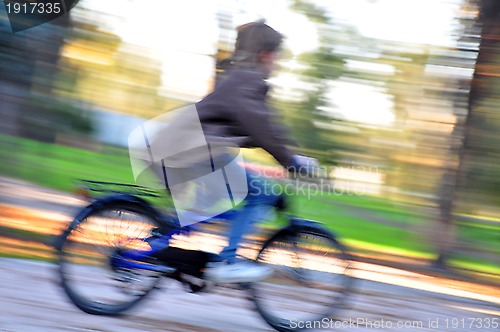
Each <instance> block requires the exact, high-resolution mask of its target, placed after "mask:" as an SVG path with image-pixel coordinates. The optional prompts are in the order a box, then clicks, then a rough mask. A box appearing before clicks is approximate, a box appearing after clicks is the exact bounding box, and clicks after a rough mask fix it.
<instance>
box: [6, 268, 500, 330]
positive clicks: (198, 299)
mask: <svg viewBox="0 0 500 332" xmlns="http://www.w3.org/2000/svg"><path fill="white" fill-rule="evenodd" d="M386 272H387V273H381V272H377V271H365V272H364V273H366V275H367V276H368V277H372V279H374V275H378V277H380V278H383V277H384V275H385V276H386V277H387V281H388V282H391V281H392V282H395V281H396V280H395V279H398V278H399V279H401V280H399V281H405V280H406V283H407V284H408V286H409V287H405V286H400V285H394V284H387V283H381V282H374V281H369V280H361V281H359V282H358V287H357V291H356V293H355V294H354V295H353V296H352V298H351V301H350V309H348V310H345V311H344V312H343V313H342V314H341V318H342V320H341V321H339V322H337V323H336V325H332V324H333V323H331V324H327V323H326V321H325V323H324V326H322V329H316V330H318V331H320V330H333V329H334V328H335V327H340V329H336V330H341V331H373V330H377V331H464V332H465V331H498V328H497V329H495V328H494V327H493V325H494V324H495V322H496V323H499V324H500V322H499V320H500V310H499V308H500V299H499V298H498V297H497V296H495V295H491V290H490V291H487V290H485V289H482V290H477V289H476V290H474V289H472V288H471V289H470V290H464V289H462V288H464V287H463V285H454V286H450V285H445V284H443V283H435V282H432V281H430V280H421V279H418V280H417V279H416V277H418V276H416V275H413V274H405V273H400V274H399V275H396V274H395V272H397V271H386ZM359 273H360V274H363V273H361V272H359ZM370 274H372V275H371V276H370ZM0 276H1V278H2V283H1V284H0V295H1V299H2V300H1V302H0V312H1V316H0V331H15V332H25V331H26V332H28V331H34V332H39V331H117V332H118V331H119V332H128V331H209V332H210V331H224V332H226V331H235V332H236V331H269V330H270V329H269V328H268V326H267V325H266V324H265V323H264V322H263V320H262V319H261V318H260V317H259V315H258V314H257V313H256V312H255V311H254V310H253V308H252V303H251V302H250V301H249V300H248V299H247V297H246V293H245V292H244V291H239V290H234V289H229V288H223V287H217V288H213V289H212V290H211V292H209V293H202V294H190V293H186V292H184V291H183V290H182V288H181V287H180V285H179V284H178V283H176V282H174V281H168V280H165V282H164V283H163V286H164V287H163V289H162V290H160V291H157V292H155V293H153V294H152V296H151V298H149V299H147V300H145V302H143V303H141V304H140V305H139V306H138V308H137V309H135V310H132V311H131V312H130V314H128V315H126V316H124V317H120V318H114V317H102V316H92V315H88V314H85V313H83V312H81V311H79V309H77V308H76V307H75V306H73V305H72V304H71V303H70V302H69V301H68V300H67V298H66V297H65V294H64V293H63V292H62V290H61V289H60V288H59V286H58V285H57V284H56V281H55V280H56V271H55V265H53V264H50V263H45V262H37V261H29V260H20V259H8V258H2V259H0ZM391 279H394V280H391ZM417 281H418V282H420V283H421V284H415V282H417ZM395 283H397V282H395ZM412 287H416V288H412ZM418 288H427V289H430V291H429V290H422V289H418ZM446 293H456V294H458V295H459V296H454V295H447V294H446ZM481 293H486V294H481ZM488 293H490V294H488ZM297 324H299V322H297ZM479 324H482V325H483V328H479V326H480V325H479ZM488 324H489V325H490V326H489V328H488V327H487V325H488ZM376 328H379V329H376Z"/></svg>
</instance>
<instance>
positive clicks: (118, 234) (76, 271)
mask: <svg viewBox="0 0 500 332" xmlns="http://www.w3.org/2000/svg"><path fill="white" fill-rule="evenodd" d="M160 223H161V221H160V219H159V218H158V216H157V215H156V214H155V213H154V210H152V209H151V208H150V206H149V205H147V203H142V200H140V199H138V200H137V201H132V200H131V199H130V198H129V197H125V198H123V197H121V198H116V199H113V198H111V199H110V198H105V199H101V200H98V201H96V202H94V203H93V204H91V205H89V206H88V207H86V208H84V209H83V210H82V211H81V212H80V213H79V214H78V215H77V217H76V218H75V219H74V221H73V222H72V223H71V224H70V226H69V227H68V229H67V230H66V231H65V232H63V233H62V234H61V235H60V237H59V238H58V240H57V244H56V249H57V260H58V264H59V268H58V274H59V278H60V282H61V285H62V288H63V290H64V292H65V293H66V295H67V296H68V297H69V299H70V300H71V301H72V302H73V303H74V304H75V305H76V306H77V307H78V308H80V309H81V310H83V311H84V312H86V313H89V314H94V315H108V316H115V315H120V314H122V313H124V312H125V311H127V310H129V309H131V308H132V307H134V306H135V305H137V304H138V303H139V302H140V301H142V300H143V299H144V298H145V297H146V296H147V295H148V294H150V292H151V291H152V290H153V289H155V288H157V286H158V283H159V281H160V276H161V274H160V273H158V272H148V271H143V270H136V271H133V270H130V271H114V270H113V269H112V268H111V264H110V257H111V255H112V254H113V253H114V252H116V250H127V249H134V248H138V247H139V246H140V245H146V244H145V243H146V242H145V241H144V238H145V237H147V233H148V232H151V230H152V229H154V228H159V227H161V226H162V225H161V224H160ZM130 225H134V226H135V227H136V228H135V229H133V230H132V229H131V228H130V227H131V226H130ZM141 227H142V228H141ZM131 231H136V232H138V233H139V234H138V235H136V236H135V238H132V237H130V236H129V235H132V232H131ZM139 231H140V232H139ZM102 275H104V276H105V279H103V280H97V281H96V282H93V281H94V280H93V279H96V278H97V277H98V276H102ZM134 283H135V284H134ZM85 286H88V287H85ZM132 286H133V287H136V286H139V289H138V290H136V293H135V294H134V290H133V289H129V288H128V287H132ZM86 288H88V289H86ZM115 288H116V289H117V290H119V292H118V294H113V295H111V292H112V291H113V290H115ZM127 292H130V293H128V294H127ZM115 295H116V296H117V297H114V296H115Z"/></svg>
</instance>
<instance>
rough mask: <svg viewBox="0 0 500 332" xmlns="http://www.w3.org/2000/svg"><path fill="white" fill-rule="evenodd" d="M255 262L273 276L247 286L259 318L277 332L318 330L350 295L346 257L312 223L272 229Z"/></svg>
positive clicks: (328, 234) (327, 234) (325, 232)
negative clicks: (278, 229) (287, 311)
mask: <svg viewBox="0 0 500 332" xmlns="http://www.w3.org/2000/svg"><path fill="white" fill-rule="evenodd" d="M256 260H257V261H258V262H260V263H263V264H269V266H271V267H272V268H273V269H274V273H273V275H272V276H271V277H270V278H268V279H266V280H263V281H261V282H257V283H253V284H251V285H250V288H251V292H252V297H253V302H254V304H255V307H256V309H257V311H258V312H259V314H260V315H261V316H262V318H263V319H264V320H265V321H266V322H267V323H268V324H269V325H270V326H271V327H273V328H274V329H276V330H278V331H281V332H289V331H299V330H304V329H308V328H309V327H314V328H318V327H320V328H321V327H322V324H324V323H327V322H329V320H328V319H330V318H332V319H334V318H333V314H334V312H335V309H339V310H340V309H342V308H344V306H345V304H346V299H347V296H348V295H349V293H350V292H351V291H352V287H353V278H352V277H351V275H350V273H349V270H350V261H351V258H350V256H349V254H348V253H347V251H346V249H345V248H344V246H343V245H342V244H341V243H340V242H339V241H337V239H336V237H335V235H334V234H333V233H331V232H329V231H328V230H327V229H325V228H323V227H321V226H320V225H318V224H315V223H312V222H308V221H304V220H299V224H292V225H291V226H289V227H287V228H285V229H283V230H280V231H278V232H277V233H276V234H275V235H273V236H272V237H271V238H269V239H268V240H267V241H266V242H265V243H264V245H263V247H262V249H261V250H260V252H259V254H258V256H257V258H256ZM294 260H295V261H294ZM314 302H316V303H314ZM285 309H290V311H291V312H292V313H285V312H284V311H285ZM302 316H305V317H302ZM325 319H326V320H328V321H325Z"/></svg>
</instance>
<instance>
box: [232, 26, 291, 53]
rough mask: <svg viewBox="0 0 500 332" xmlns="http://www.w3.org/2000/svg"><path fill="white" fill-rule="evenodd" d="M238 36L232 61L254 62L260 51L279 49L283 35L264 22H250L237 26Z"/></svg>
mask: <svg viewBox="0 0 500 332" xmlns="http://www.w3.org/2000/svg"><path fill="white" fill-rule="evenodd" d="M237 31H238V36H237V38H236V45H235V50H234V54H233V56H232V57H231V59H232V61H234V62H240V63H256V62H257V60H258V55H259V53H260V52H262V51H268V52H274V51H277V50H279V48H280V46H281V43H282V42H283V35H282V34H281V33H279V32H278V31H276V30H274V29H273V28H271V27H270V26H268V25H267V24H265V23H264V22H251V23H247V24H244V25H241V26H239V27H238V28H237Z"/></svg>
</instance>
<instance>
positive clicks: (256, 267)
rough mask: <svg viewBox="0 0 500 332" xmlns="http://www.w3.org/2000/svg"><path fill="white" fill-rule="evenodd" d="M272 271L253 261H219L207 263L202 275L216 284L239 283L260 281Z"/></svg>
mask: <svg viewBox="0 0 500 332" xmlns="http://www.w3.org/2000/svg"><path fill="white" fill-rule="evenodd" d="M272 273H273V270H272V269H271V268H270V267H268V266H265V265H262V264H259V263H255V262H247V261H243V262H237V263H234V264H227V263H225V262H220V263H208V264H207V268H206V270H205V274H204V276H205V279H207V280H210V281H213V282H215V283H218V284H241V283H250V282H257V281H261V280H263V279H265V278H267V277H269V276H270V275H271V274H272Z"/></svg>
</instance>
